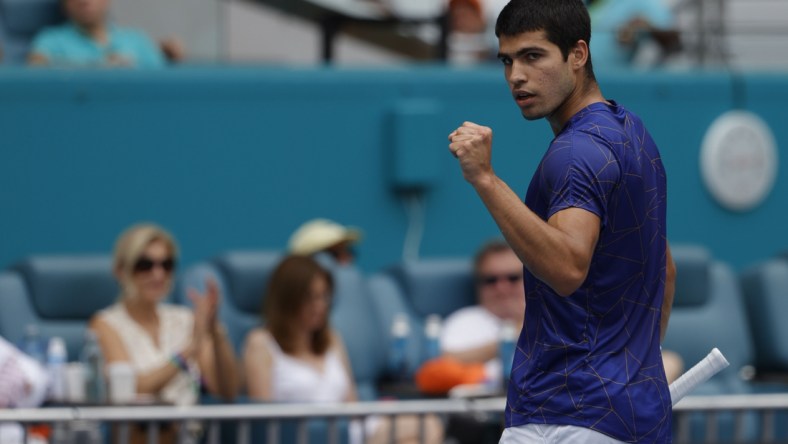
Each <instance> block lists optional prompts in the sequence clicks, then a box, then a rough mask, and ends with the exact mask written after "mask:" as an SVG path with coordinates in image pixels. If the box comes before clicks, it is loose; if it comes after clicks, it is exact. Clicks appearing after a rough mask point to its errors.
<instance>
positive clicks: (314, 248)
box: [288, 219, 361, 265]
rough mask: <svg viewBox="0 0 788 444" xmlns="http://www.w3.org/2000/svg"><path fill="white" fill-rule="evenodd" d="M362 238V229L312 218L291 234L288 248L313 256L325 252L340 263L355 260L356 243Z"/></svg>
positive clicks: (291, 250)
mask: <svg viewBox="0 0 788 444" xmlns="http://www.w3.org/2000/svg"><path fill="white" fill-rule="evenodd" d="M359 240H361V231H360V230H358V229H357V228H352V227H346V226H343V225H340V224H338V223H336V222H334V221H331V220H328V219H312V220H310V221H308V222H305V223H304V224H303V225H301V226H300V227H298V229H297V230H296V231H295V232H294V233H293V234H292V236H290V241H289V242H288V250H289V252H290V253H291V254H297V255H302V256H311V255H313V254H316V253H321V252H325V253H328V254H329V255H331V257H333V258H334V260H336V262H337V263H339V264H344V265H347V264H350V263H352V262H354V261H355V258H356V251H355V250H354V248H353V247H354V245H356V244H357V243H358V241H359Z"/></svg>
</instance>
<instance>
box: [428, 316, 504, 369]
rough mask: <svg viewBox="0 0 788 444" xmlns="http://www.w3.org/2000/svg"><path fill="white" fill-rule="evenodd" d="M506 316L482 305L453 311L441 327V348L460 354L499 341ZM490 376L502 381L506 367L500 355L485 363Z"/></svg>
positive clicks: (444, 350)
mask: <svg viewBox="0 0 788 444" xmlns="http://www.w3.org/2000/svg"><path fill="white" fill-rule="evenodd" d="M503 322H504V321H503V319H501V318H499V317H498V316H495V315H494V314H492V313H490V312H489V311H488V310H487V309H486V308H484V307H482V306H481V305H472V306H470V307H464V308H461V309H459V310H457V311H455V312H454V313H452V314H450V315H449V316H448V317H447V318H446V320H445V321H444V322H443V329H442V330H441V350H442V351H443V352H449V353H457V352H463V351H466V350H471V349H474V348H478V347H481V346H483V345H487V344H490V343H497V342H498V338H499V336H500V334H501V327H502V326H503ZM484 370H485V374H486V375H487V379H488V380H489V381H490V382H492V383H497V382H498V381H501V379H502V377H503V369H502V368H501V360H500V359H499V358H497V357H495V358H493V359H490V360H489V361H487V362H486V363H485V364H484Z"/></svg>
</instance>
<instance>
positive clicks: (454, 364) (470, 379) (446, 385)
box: [415, 356, 485, 395]
mask: <svg viewBox="0 0 788 444" xmlns="http://www.w3.org/2000/svg"><path fill="white" fill-rule="evenodd" d="M484 378H485V374H484V364H482V363H463V362H460V361H458V360H457V359H454V358H450V357H445V356H441V357H438V358H435V359H431V360H429V361H427V362H425V363H424V364H422V366H421V367H420V368H419V369H418V371H416V375H415V380H416V386H417V387H418V388H419V390H421V391H422V392H424V393H428V394H432V395H440V394H445V393H448V391H449V390H451V389H452V387H454V386H457V385H460V384H478V383H481V382H482V381H484Z"/></svg>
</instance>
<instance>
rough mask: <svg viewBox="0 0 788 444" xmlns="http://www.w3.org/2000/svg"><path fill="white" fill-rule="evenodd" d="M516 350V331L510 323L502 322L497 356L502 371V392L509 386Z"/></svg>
mask: <svg viewBox="0 0 788 444" xmlns="http://www.w3.org/2000/svg"><path fill="white" fill-rule="evenodd" d="M516 348H517V329H516V328H515V326H514V324H512V322H511V321H504V322H503V325H501V331H500V332H499V335H498V356H499V357H500V359H501V369H502V371H503V375H502V376H503V390H506V388H507V387H508V386H509V378H510V377H511V375H512V364H513V363H514V352H515V350H516Z"/></svg>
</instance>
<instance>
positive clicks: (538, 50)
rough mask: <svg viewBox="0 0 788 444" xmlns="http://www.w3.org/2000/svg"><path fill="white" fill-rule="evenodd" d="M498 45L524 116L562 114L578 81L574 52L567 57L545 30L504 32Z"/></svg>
mask: <svg viewBox="0 0 788 444" xmlns="http://www.w3.org/2000/svg"><path fill="white" fill-rule="evenodd" d="M498 47H499V51H498V58H499V59H500V60H501V62H502V63H503V64H504V74H505V76H506V82H507V83H508V85H509V89H510V90H511V93H512V97H513V98H514V101H515V102H516V103H517V106H518V107H519V108H520V112H522V114H523V117H525V118H526V119H528V120H535V119H541V118H542V117H547V118H548V120H550V118H551V117H555V116H556V115H558V114H560V111H561V107H562V105H564V103H565V102H566V101H567V99H568V98H569V97H570V96H571V95H572V92H573V91H574V90H575V87H576V85H577V80H576V77H575V71H574V70H573V69H572V62H573V57H574V56H573V54H571V53H570V56H569V58H568V59H566V60H565V59H564V56H563V54H561V50H560V48H558V46H557V45H555V44H553V43H551V42H550V41H549V40H547V36H546V35H545V33H544V31H533V32H524V33H522V34H518V35H516V36H501V38H500V39H499V44H498Z"/></svg>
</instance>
